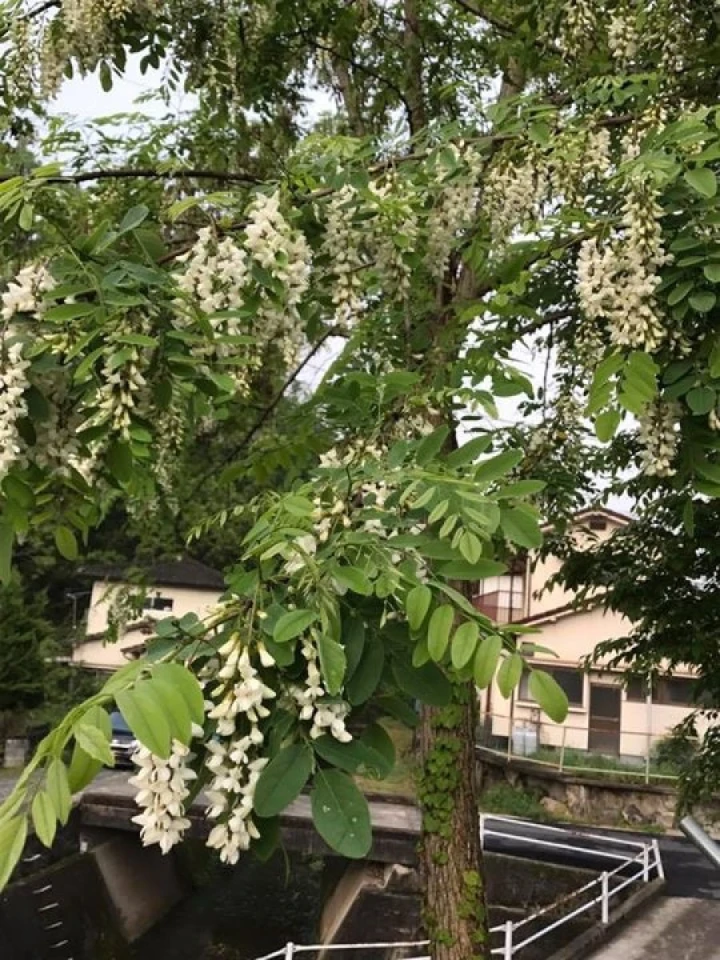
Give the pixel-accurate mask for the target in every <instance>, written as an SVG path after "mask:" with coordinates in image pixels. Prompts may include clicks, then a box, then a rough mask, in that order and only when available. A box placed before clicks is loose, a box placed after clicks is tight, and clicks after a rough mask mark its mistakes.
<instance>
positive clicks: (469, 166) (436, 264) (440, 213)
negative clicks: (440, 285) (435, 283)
mask: <svg viewBox="0 0 720 960" xmlns="http://www.w3.org/2000/svg"><path fill="white" fill-rule="evenodd" d="M446 149H449V150H451V151H452V153H453V155H454V157H455V158H456V161H457V164H456V166H455V167H452V168H451V167H449V166H448V165H447V164H446V163H443V162H442V161H441V162H440V164H439V167H438V171H437V174H436V186H435V189H436V190H437V197H436V200H435V203H434V204H433V207H432V210H431V211H430V213H429V215H428V218H427V253H426V255H425V262H426V264H427V268H428V270H429V271H430V273H431V274H432V276H434V277H436V278H437V279H440V278H441V277H442V276H443V275H444V273H445V271H446V269H447V265H448V261H449V259H450V254H451V252H452V250H453V247H454V246H455V243H456V242H457V237H458V234H459V233H460V232H461V231H462V230H464V229H466V228H467V227H468V226H469V225H470V224H471V223H472V222H473V219H474V218H475V216H476V214H477V209H476V208H477V201H478V190H477V186H476V184H477V179H478V177H479V175H480V172H481V170H482V166H483V157H482V155H481V154H479V153H478V152H477V151H476V150H473V149H472V148H466V149H465V150H461V149H460V148H458V147H456V146H455V145H451V146H450V147H449V148H446ZM458 168H459V170H458Z"/></svg>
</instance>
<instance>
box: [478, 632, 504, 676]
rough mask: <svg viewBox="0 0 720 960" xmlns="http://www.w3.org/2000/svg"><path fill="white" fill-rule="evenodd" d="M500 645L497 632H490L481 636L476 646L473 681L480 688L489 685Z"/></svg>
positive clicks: (500, 640)
mask: <svg viewBox="0 0 720 960" xmlns="http://www.w3.org/2000/svg"><path fill="white" fill-rule="evenodd" d="M502 646H503V641H502V637H500V636H498V635H497V634H491V635H490V636H489V637H483V639H482V641H481V643H480V646H479V647H478V651H477V653H476V654H475V662H474V664H473V676H474V677H475V683H476V684H477V686H478V687H480V689H481V690H484V689H485V687H487V686H489V685H490V682H491V680H492V678H493V677H494V676H495V669H496V667H497V663H498V659H499V658H500V651H501V650H502Z"/></svg>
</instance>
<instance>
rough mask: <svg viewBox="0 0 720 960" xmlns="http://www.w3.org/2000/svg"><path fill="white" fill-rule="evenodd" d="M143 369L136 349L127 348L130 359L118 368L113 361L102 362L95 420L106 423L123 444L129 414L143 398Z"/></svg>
mask: <svg viewBox="0 0 720 960" xmlns="http://www.w3.org/2000/svg"><path fill="white" fill-rule="evenodd" d="M143 366H144V364H143V362H142V358H141V354H140V350H139V348H138V347H131V348H130V356H129V357H128V359H127V360H126V361H125V362H124V363H123V364H122V365H121V366H119V367H118V366H115V365H114V364H113V362H112V357H107V358H105V359H104V360H103V364H102V373H101V380H102V383H101V384H100V386H99V387H98V391H97V409H98V413H97V419H98V420H99V421H100V422H106V421H109V423H110V428H111V430H113V431H115V432H116V433H119V434H120V436H121V437H122V438H123V440H129V439H130V424H131V422H132V413H133V411H136V410H137V408H138V406H139V405H140V401H141V398H143V396H144V394H145V387H146V386H147V380H146V379H145V376H144V375H143V373H142V367H143Z"/></svg>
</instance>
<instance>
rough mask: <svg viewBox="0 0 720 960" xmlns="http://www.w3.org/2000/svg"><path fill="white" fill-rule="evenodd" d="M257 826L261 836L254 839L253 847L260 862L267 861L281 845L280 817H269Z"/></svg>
mask: <svg viewBox="0 0 720 960" xmlns="http://www.w3.org/2000/svg"><path fill="white" fill-rule="evenodd" d="M255 826H256V827H257V830H258V833H259V834H260V836H259V837H258V838H257V839H255V840H253V843H252V847H251V849H252V852H253V854H254V855H255V856H256V857H257V859H258V860H259V861H260V863H267V862H268V860H269V859H270V857H272V855H273V854H274V853H275V851H276V850H277V848H278V846H279V845H280V818H279V817H268V818H267V819H265V820H261V821H260V822H259V823H256V824H255Z"/></svg>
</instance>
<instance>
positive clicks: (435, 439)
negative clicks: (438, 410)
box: [415, 425, 450, 467]
mask: <svg viewBox="0 0 720 960" xmlns="http://www.w3.org/2000/svg"><path fill="white" fill-rule="evenodd" d="M449 433H450V430H449V428H448V427H447V426H445V425H443V426H442V427H438V428H437V430H433V432H432V433H430V434H428V436H427V437H425V438H424V439H423V440H421V441H420V443H419V444H418V448H417V451H416V452H415V462H416V463H417V464H419V466H421V467H424V466H425V465H426V464H427V463H430V461H431V460H433V459H434V458H435V457H436V456H437V455H438V453H440V451H441V450H442V448H443V444H444V443H445V441H446V440H447V438H448V435H449Z"/></svg>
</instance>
